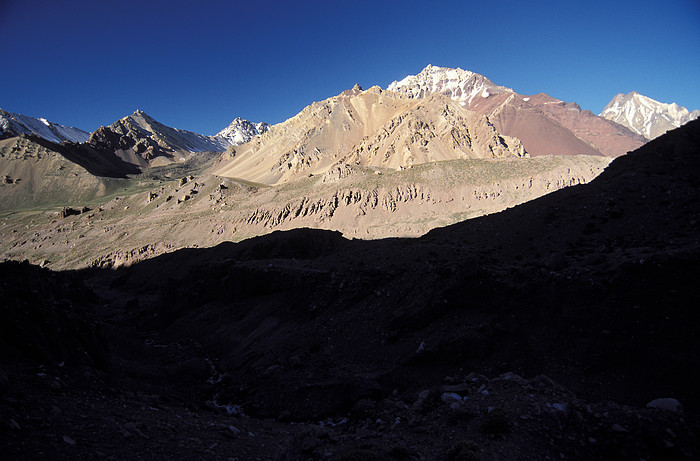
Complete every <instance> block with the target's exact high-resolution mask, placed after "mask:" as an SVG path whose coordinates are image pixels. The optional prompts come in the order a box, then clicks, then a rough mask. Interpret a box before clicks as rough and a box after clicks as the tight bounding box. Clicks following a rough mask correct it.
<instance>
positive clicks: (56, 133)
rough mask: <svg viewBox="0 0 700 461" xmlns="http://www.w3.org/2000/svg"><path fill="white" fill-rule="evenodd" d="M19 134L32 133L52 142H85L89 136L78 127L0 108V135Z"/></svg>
mask: <svg viewBox="0 0 700 461" xmlns="http://www.w3.org/2000/svg"><path fill="white" fill-rule="evenodd" d="M20 134H34V135H37V136H40V137H42V138H44V139H46V140H47V141H52V142H62V141H72V142H85V141H87V140H88V138H89V137H90V133H88V132H87V131H83V130H81V129H78V128H73V127H70V126H64V125H59V124H57V123H54V122H50V121H48V120H46V119H45V118H36V117H28V116H26V115H20V114H15V113H12V112H6V111H4V110H2V109H0V137H10V136H18V135H20Z"/></svg>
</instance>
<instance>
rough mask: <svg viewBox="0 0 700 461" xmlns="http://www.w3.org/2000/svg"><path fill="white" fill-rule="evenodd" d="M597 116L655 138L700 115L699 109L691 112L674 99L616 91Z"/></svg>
mask: <svg viewBox="0 0 700 461" xmlns="http://www.w3.org/2000/svg"><path fill="white" fill-rule="evenodd" d="M600 116H601V117H604V118H607V119H608V120H612V121H613V122H617V123H619V124H621V125H624V126H626V127H627V128H629V129H631V130H632V131H634V132H635V133H638V134H641V135H642V136H644V137H645V138H647V139H654V138H656V137H658V136H661V135H662V134H664V133H665V132H666V131H668V130H672V129H674V128H678V127H680V126H681V125H683V124H685V123H687V122H689V121H691V120H695V119H696V118H698V117H700V110H694V111H692V112H690V111H689V110H688V109H686V108H685V107H681V106H679V105H678V104H676V103H671V104H666V103H663V102H659V101H656V100H654V99H651V98H649V97H647V96H644V95H641V94H639V93H637V92H636V91H632V92H631V93H628V94H623V93H620V94H617V95H615V97H614V98H613V99H612V100H611V101H610V102H609V103H608V105H607V106H605V109H603V112H601V113H600Z"/></svg>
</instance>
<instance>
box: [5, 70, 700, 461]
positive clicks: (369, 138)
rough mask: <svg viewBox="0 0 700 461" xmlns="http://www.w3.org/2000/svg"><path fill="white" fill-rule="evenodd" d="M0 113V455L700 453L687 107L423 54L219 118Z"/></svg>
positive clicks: (694, 197) (344, 458)
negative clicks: (258, 118)
mask: <svg viewBox="0 0 700 461" xmlns="http://www.w3.org/2000/svg"><path fill="white" fill-rule="evenodd" d="M622 99H624V98H619V100H618V102H617V103H615V104H611V107H610V110H608V111H607V112H608V114H612V113H615V112H616V111H618V112H620V113H622V114H623V115H624V120H626V121H628V122H630V121H631V122H634V123H631V125H633V126H637V128H639V127H642V128H648V127H652V125H653V126H656V123H657V121H659V122H658V123H661V122H660V121H663V123H664V124H667V123H682V122H681V120H684V118H683V117H686V115H684V114H685V112H683V111H682V110H680V109H678V108H677V107H675V106H669V107H667V106H665V105H654V104H652V103H650V102H649V101H646V100H645V99H643V98H642V97H632V98H631V101H629V104H628V102H625V101H622ZM652 106H653V107H656V108H658V111H660V112H654V113H655V114H657V115H654V116H647V115H649V114H650V112H649V111H650V110H651V109H650V107H652ZM655 110H656V109H655ZM664 111H666V112H664ZM638 112H639V114H637V113H638ZM671 112H673V114H676V115H679V114H680V115H679V116H680V118H679V117H677V116H676V115H672V114H671ZM659 113H666V114H667V115H666V116H661V115H658V114H659ZM2 114H3V115H2V116H3V117H4V118H3V119H2V123H3V124H2V136H0V138H2V139H0V300H2V303H1V305H0V438H2V440H3V459H8V460H14V459H17V460H24V459H40V458H46V457H47V454H51V456H50V457H51V458H52V459H71V460H73V459H76V460H82V459H96V458H105V459H145V458H147V459H213V460H226V459H276V460H280V461H282V460H286V461H291V460H321V459H329V460H334V461H356V460H387V459H388V460H407V461H417V460H449V461H457V460H465V459H466V460H484V461H486V460H496V459H517V460H530V459H536V460H547V459H549V460H551V459H572V460H590V459H596V460H598V459H600V460H607V459H615V460H618V459H619V460H635V461H637V460H641V459H644V460H685V459H688V460H689V459H700V438H699V437H698V436H699V435H700V419H699V418H698V416H699V415H700V394H699V393H698V392H697V389H698V388H700V347H699V346H700V344H699V343H698V338H700V322H699V321H698V320H699V317H700V315H699V314H698V309H697V307H696V306H698V305H700V291H698V290H697V274H698V273H700V240H699V239H698V220H700V208H699V207H698V206H697V203H698V200H700V156H699V155H698V152H699V151H700V120H691V121H687V122H685V124H683V126H681V127H679V128H675V129H673V130H672V131H670V132H667V133H665V134H663V135H661V136H659V137H657V138H655V139H653V140H648V139H647V138H646V137H645V136H646V135H644V136H642V135H640V134H639V133H636V132H634V131H633V130H632V129H630V128H627V127H625V126H623V125H622V124H620V123H617V122H615V121H612V120H608V119H606V118H604V117H600V116H596V115H594V114H593V113H591V112H589V111H584V110H581V108H580V107H579V106H578V105H577V104H576V103H573V102H565V101H562V100H558V99H556V98H553V97H551V96H549V95H547V94H544V93H540V94H535V95H519V94H517V93H515V92H514V91H513V90H512V89H510V88H507V87H502V86H499V85H496V84H494V83H493V82H491V81H490V80H488V79H487V78H486V77H484V76H481V75H478V74H475V73H472V72H469V71H463V70H461V69H447V68H442V67H435V66H428V67H427V68H425V69H424V70H423V71H421V72H420V73H419V74H417V75H414V76H408V77H406V78H405V79H403V80H401V81H396V82H393V83H392V84H391V85H389V88H388V89H386V90H384V89H382V88H380V87H376V86H375V87H371V88H369V89H366V90H364V89H362V88H361V87H360V86H359V85H356V86H355V87H353V88H351V89H348V90H346V91H343V92H342V93H340V94H339V95H336V96H332V97H330V98H327V99H325V100H323V101H319V102H314V103H312V104H310V105H309V106H307V107H306V108H304V109H303V110H302V111H301V112H300V113H298V114H297V115H295V116H294V117H292V118H290V119H289V120H286V121H285V122H282V123H279V124H276V125H273V126H268V125H266V124H252V123H250V122H247V121H245V120H242V119H235V120H233V122H232V124H231V126H230V127H228V128H227V129H224V130H222V131H221V132H219V133H218V134H217V135H214V136H204V135H200V134H197V133H193V132H189V131H185V130H180V129H176V128H171V127H168V126H165V125H163V124H162V123H160V122H158V121H156V120H155V119H153V118H152V117H150V116H149V115H147V114H145V113H143V112H141V111H136V112H134V113H133V114H131V115H129V116H127V117H124V118H122V119H120V120H118V121H116V122H115V123H113V124H111V125H109V126H103V127H100V128H99V129H97V130H96V131H95V132H93V133H91V134H89V135H88V134H87V133H83V134H80V133H79V132H77V131H73V129H70V128H66V127H62V126H60V125H56V124H53V123H51V122H48V121H44V120H41V119H32V118H30V117H24V116H17V115H15V114H9V113H6V112H3V113H2ZM635 114H637V115H639V116H637V115H635ZM628 115H629V117H628ZM690 116H692V114H690ZM20 122H21V123H20ZM642 122H643V123H642ZM635 124H636V125H635ZM86 135H87V137H86ZM650 136H651V134H650ZM48 138H51V139H48ZM58 141H60V142H58ZM239 141H240V142H242V144H238V143H239ZM634 146H640V147H637V148H634ZM630 149H634V150H630ZM628 150H629V151H628ZM146 454H148V456H146Z"/></svg>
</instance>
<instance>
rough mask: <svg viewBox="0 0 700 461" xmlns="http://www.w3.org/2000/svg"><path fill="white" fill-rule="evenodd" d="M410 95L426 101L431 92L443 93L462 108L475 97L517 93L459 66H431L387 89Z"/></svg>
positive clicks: (391, 84) (396, 82)
mask: <svg viewBox="0 0 700 461" xmlns="http://www.w3.org/2000/svg"><path fill="white" fill-rule="evenodd" d="M387 90H389V91H395V92H398V93H403V94H406V95H408V96H409V97H410V98H422V97H425V96H426V95H428V94H431V93H440V94H443V95H445V96H447V97H449V98H451V99H454V100H456V101H460V102H461V103H462V105H464V106H467V107H468V106H469V105H471V103H472V102H473V101H474V98H476V97H481V98H487V97H489V96H491V95H493V94H499V93H512V92H513V90H512V89H510V88H506V87H503V86H499V85H496V84H495V83H493V82H492V81H491V80H489V79H488V78H486V77H484V76H483V75H480V74H477V73H475V72H471V71H468V70H463V69H460V68H459V67H457V68H456V69H452V68H449V67H438V66H433V65H431V64H428V65H427V66H426V67H425V69H423V70H422V71H421V72H420V73H419V74H417V75H409V76H407V77H405V78H404V79H403V80H400V81H393V82H392V83H390V84H389V86H388V87H387Z"/></svg>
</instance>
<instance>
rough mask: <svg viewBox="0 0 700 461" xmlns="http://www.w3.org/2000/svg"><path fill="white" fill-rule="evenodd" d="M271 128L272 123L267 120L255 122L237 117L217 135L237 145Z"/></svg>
mask: <svg viewBox="0 0 700 461" xmlns="http://www.w3.org/2000/svg"><path fill="white" fill-rule="evenodd" d="M269 129H270V125H269V124H267V123H265V122H260V123H253V122H249V121H248V120H245V119H242V118H240V117H236V118H235V119H234V120H233V121H232V122H231V123H230V124H229V126H227V127H226V128H224V129H223V130H221V131H219V132H218V133H217V134H216V135H215V136H216V137H219V138H223V139H226V140H227V141H228V142H229V143H230V144H231V145H234V146H237V145H240V144H244V143H246V142H248V141H250V140H251V139H252V138H253V137H255V136H260V135H261V134H264V133H266V132H267V130H269Z"/></svg>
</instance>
